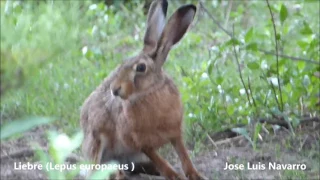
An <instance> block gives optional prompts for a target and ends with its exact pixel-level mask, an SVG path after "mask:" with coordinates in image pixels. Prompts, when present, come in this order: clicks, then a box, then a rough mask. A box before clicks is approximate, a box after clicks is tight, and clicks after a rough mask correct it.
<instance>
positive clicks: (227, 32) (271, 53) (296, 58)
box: [199, 0, 319, 64]
mask: <svg viewBox="0 0 320 180" xmlns="http://www.w3.org/2000/svg"><path fill="white" fill-rule="evenodd" d="M199 4H200V8H201V9H203V10H204V11H205V12H206V13H207V14H208V16H209V18H210V19H211V20H212V21H213V22H214V23H215V24H216V25H217V26H218V27H219V28H220V29H221V30H222V31H223V32H225V33H226V34H227V35H228V36H230V37H231V38H232V33H231V32H229V31H228V30H226V29H225V28H224V27H223V26H222V25H221V24H220V23H219V22H218V21H217V20H216V19H215V18H214V17H213V16H212V14H210V12H209V11H208V9H207V8H205V6H204V5H203V2H202V0H199ZM258 51H260V52H262V53H264V54H266V55H274V56H279V57H283V58H286V59H291V60H294V61H304V62H307V63H312V64H319V62H318V61H319V60H316V61H315V60H313V59H311V60H310V59H306V58H302V57H293V56H288V55H285V54H279V53H278V54H276V53H273V52H271V51H265V50H263V49H258Z"/></svg>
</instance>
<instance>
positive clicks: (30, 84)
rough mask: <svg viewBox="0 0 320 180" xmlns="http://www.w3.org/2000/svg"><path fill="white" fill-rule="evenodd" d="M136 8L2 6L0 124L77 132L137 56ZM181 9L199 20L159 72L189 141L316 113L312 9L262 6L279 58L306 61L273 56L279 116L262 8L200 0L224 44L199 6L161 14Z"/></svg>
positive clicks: (139, 8)
mask: <svg viewBox="0 0 320 180" xmlns="http://www.w3.org/2000/svg"><path fill="white" fill-rule="evenodd" d="M145 2H146V1H144V0H139V1H138V0H135V1H120V0H119V1H109V2H107V5H106V3H105V2H104V1H93V0H92V1H76V0H74V1H54V0H47V1H40V0H39V1H37V0H35V1H9V0H7V1H1V117H0V118H1V124H4V123H6V122H9V121H11V120H12V119H18V118H21V117H24V116H31V115H32V116H49V117H56V118H58V120H57V121H55V124H54V125H55V126H57V127H58V128H59V129H61V130H62V131H64V132H66V133H68V134H72V133H75V132H76V131H77V130H79V111H80V107H81V105H82V103H83V102H84V100H85V98H86V97H87V96H88V95H89V94H90V93H91V92H92V91H93V90H94V89H95V88H96V86H98V85H99V83H100V82H102V80H103V79H104V78H105V77H107V76H108V74H109V73H110V71H111V70H112V69H113V68H115V67H116V66H117V65H118V64H119V63H121V62H122V61H123V60H124V59H126V58H128V57H130V56H133V55H136V54H137V53H138V52H139V51H140V50H141V48H142V38H143V35H144V31H145V26H146V24H145V22H146V15H145V12H146V5H145ZM190 2H191V3H194V4H196V5H197V6H198V14H197V15H196V18H195V20H194V23H193V26H192V28H191V29H190V31H189V32H188V33H187V35H186V36H185V37H184V39H183V40H182V41H181V42H180V43H179V44H178V45H177V46H176V47H175V48H173V49H172V51H171V53H170V54H169V57H168V61H167V62H166V64H165V69H166V70H167V71H168V72H169V74H170V75H171V76H172V77H173V78H174V79H175V81H176V83H177V85H178V87H179V89H180V91H181V93H182V100H183V102H184V105H185V122H186V123H185V124H186V125H185V127H186V136H187V138H188V140H189V141H194V140H195V141H197V140H199V139H201V138H202V136H204V135H205V133H203V132H208V133H212V132H217V131H219V130H222V129H224V128H227V127H233V126H234V125H235V124H239V123H242V124H249V123H252V122H255V121H256V120H257V118H259V117H272V114H276V113H279V112H280V113H281V114H283V115H285V116H286V117H288V120H289V121H290V122H292V124H293V125H295V124H297V123H298V122H299V118H300V117H302V116H304V115H306V114H312V113H313V114H314V113H317V112H318V110H319V109H318V108H317V107H316V106H315V104H316V103H317V96H316V95H317V93H318V91H319V86H320V82H319V78H316V77H315V76H314V73H316V72H317V71H319V64H317V63H319V1H317V0H315V1H310V0H299V1H270V3H271V10H272V11H273V14H274V18H275V25H276V29H277V33H278V34H277V39H278V42H279V53H281V54H285V55H288V56H292V57H301V58H304V59H307V60H309V61H312V62H314V63H310V62H306V61H301V60H292V58H282V57H279V75H280V85H281V88H282V99H283V109H282V108H281V107H282V106H281V104H280V106H279V105H278V104H277V102H276V98H275V94H274V92H273V90H272V88H271V85H270V81H273V80H274V79H275V78H276V77H277V66H276V64H277V61H276V56H274V55H266V54H265V53H263V52H262V51H261V50H265V51H271V52H274V51H275V38H274V30H273V24H272V21H271V18H270V12H269V9H268V6H267V4H266V2H265V1H260V0H259V1H203V5H204V7H205V8H206V9H207V10H208V12H209V13H210V14H211V15H212V16H213V17H214V19H215V20H217V21H218V22H219V23H220V24H221V26H222V27H224V28H225V29H226V30H227V31H229V32H230V33H234V38H233V39H232V38H231V37H230V36H229V35H228V34H226V33H225V32H224V31H223V30H222V29H221V28H219V27H218V26H217V24H216V23H214V21H213V19H212V18H211V17H210V16H209V15H208V14H207V13H206V11H204V9H202V8H200V6H199V1H191V0H186V1H183V0H180V1H178V0H177V1H170V2H169V3H170V4H169V9H168V14H169V15H171V14H172V13H173V11H174V10H175V9H176V8H178V7H179V6H180V5H182V4H185V3H190ZM169 15H168V16H169ZM234 46H235V49H236V52H237V57H238V60H239V63H240V66H239V67H240V70H241V73H242V76H243V80H244V83H245V85H246V86H247V88H248V87H249V84H250V92H249V93H250V98H249V99H250V102H249V100H248V98H247V96H246V93H245V89H244V87H243V84H242V83H241V79H240V77H239V72H238V66H237V63H236V62H237V61H236V56H235V52H234ZM274 54H275V53H274ZM249 82H250V83H249ZM275 89H276V96H277V99H280V93H279V91H278V87H277V86H276V88H275ZM253 99H254V101H255V102H253Z"/></svg>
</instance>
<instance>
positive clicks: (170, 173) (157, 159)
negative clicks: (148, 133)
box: [143, 149, 185, 180]
mask: <svg viewBox="0 0 320 180" xmlns="http://www.w3.org/2000/svg"><path fill="white" fill-rule="evenodd" d="M143 152H144V153H145V154H146V155H147V156H148V157H149V159H150V160H151V161H152V162H153V163H154V164H155V166H156V167H157V168H158V169H159V171H160V173H161V175H163V176H165V177H166V178H167V179H170V180H182V179H185V178H184V177H183V176H181V175H179V174H178V173H176V172H175V171H174V170H173V169H172V167H171V166H170V164H169V163H168V162H167V161H165V160H164V159H163V158H162V157H161V156H159V154H158V153H157V151H156V150H154V149H145V150H143Z"/></svg>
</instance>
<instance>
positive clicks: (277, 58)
mask: <svg viewBox="0 0 320 180" xmlns="http://www.w3.org/2000/svg"><path fill="white" fill-rule="evenodd" d="M266 2H267V5H268V8H269V11H270V16H271V21H272V25H273V31H274V40H275V43H276V61H277V80H278V90H279V95H280V104H281V109H280V110H281V112H282V111H283V100H282V91H281V84H280V75H279V56H278V54H279V52H278V50H279V48H278V39H277V29H276V24H275V21H274V18H273V13H272V10H271V7H270V4H269V1H268V0H266ZM271 83H272V82H271Z"/></svg>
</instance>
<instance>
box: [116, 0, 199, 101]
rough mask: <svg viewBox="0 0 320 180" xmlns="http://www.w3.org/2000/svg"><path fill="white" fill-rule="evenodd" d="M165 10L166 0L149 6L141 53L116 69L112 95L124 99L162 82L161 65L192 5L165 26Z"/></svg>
mask: <svg viewBox="0 0 320 180" xmlns="http://www.w3.org/2000/svg"><path fill="white" fill-rule="evenodd" d="M167 7H168V2H167V0H155V1H154V2H153V3H152V4H151V6H150V9H149V13H148V20H147V29H146V33H145V36H144V46H143V50H142V52H141V53H140V54H139V55H138V56H136V57H133V58H131V59H129V60H127V61H125V62H124V63H123V64H122V65H121V66H120V67H119V69H118V72H116V73H117V74H116V77H115V78H114V80H113V81H112V83H111V86H110V88H111V91H112V94H113V95H115V96H119V97H121V98H122V99H127V98H129V97H130V96H131V95H132V94H134V93H139V92H144V91H146V90H148V89H152V86H155V85H156V84H158V83H159V82H160V81H161V80H163V73H162V65H163V64H164V62H165V61H166V58H167V55H168V53H169V51H170V49H171V47H172V46H173V45H174V44H176V43H177V42H178V41H180V39H181V38H182V37H183V35H184V34H185V32H186V31H187V29H188V27H189V25H190V24H191V22H192V20H193V18H194V15H195V13H196V7H195V6H194V5H185V6H181V7H180V8H179V9H178V10H176V12H175V13H174V14H173V15H172V16H171V17H170V19H169V21H168V23H167V24H165V19H166V13H167Z"/></svg>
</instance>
